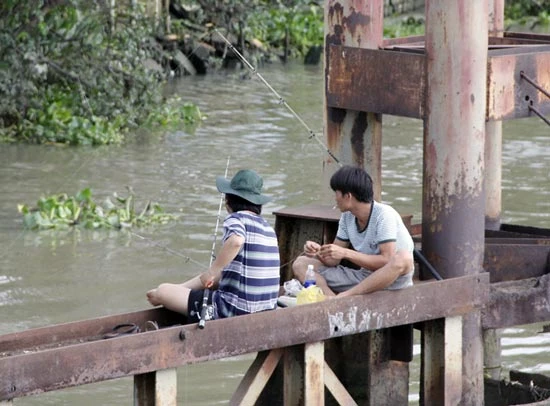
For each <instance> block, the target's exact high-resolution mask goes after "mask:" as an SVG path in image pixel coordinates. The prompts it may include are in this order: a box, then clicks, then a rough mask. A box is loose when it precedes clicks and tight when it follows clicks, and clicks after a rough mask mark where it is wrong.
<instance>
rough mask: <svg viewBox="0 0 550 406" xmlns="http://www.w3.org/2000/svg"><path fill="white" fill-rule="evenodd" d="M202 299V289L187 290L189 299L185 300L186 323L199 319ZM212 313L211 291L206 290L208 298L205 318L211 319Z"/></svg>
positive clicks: (195, 321) (196, 321)
mask: <svg viewBox="0 0 550 406" xmlns="http://www.w3.org/2000/svg"><path fill="white" fill-rule="evenodd" d="M203 300H204V289H200V290H195V289H192V290H191V292H189V301H188V302H187V309H188V312H189V315H188V323H198V322H199V320H200V314H201V309H202V302H203ZM213 313H214V309H213V307H212V291H211V290H208V300H207V308H206V314H205V316H206V317H205V318H206V320H211V319H212V316H213Z"/></svg>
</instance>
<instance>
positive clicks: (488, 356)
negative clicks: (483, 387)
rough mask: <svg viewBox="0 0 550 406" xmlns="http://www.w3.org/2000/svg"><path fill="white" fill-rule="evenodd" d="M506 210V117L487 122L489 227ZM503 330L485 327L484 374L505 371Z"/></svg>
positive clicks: (494, 26)
mask: <svg viewBox="0 0 550 406" xmlns="http://www.w3.org/2000/svg"><path fill="white" fill-rule="evenodd" d="M488 3H489V7H488V9H489V35H490V36H492V37H502V36H503V35H504V0H488ZM501 213H502V121H488V122H487V123H486V125H485V228H486V229H488V230H500V219H501ZM501 364H502V357H501V342H500V330H498V329H488V330H484V331H483V366H484V375H486V376H489V377H490V378H492V379H496V380H500V374H501V371H502V367H501Z"/></svg>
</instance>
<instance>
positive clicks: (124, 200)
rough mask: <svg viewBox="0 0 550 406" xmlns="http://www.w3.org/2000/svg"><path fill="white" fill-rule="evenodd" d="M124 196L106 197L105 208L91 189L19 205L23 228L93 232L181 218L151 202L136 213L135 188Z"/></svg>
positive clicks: (129, 189)
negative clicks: (76, 229) (78, 229)
mask: <svg viewBox="0 0 550 406" xmlns="http://www.w3.org/2000/svg"><path fill="white" fill-rule="evenodd" d="M128 192H129V193H128V195H127V196H125V197H123V196H119V195H117V194H116V193H115V194H114V201H113V200H111V199H110V198H106V199H105V201H104V202H103V204H102V205H99V204H98V203H96V202H95V201H94V200H93V199H92V192H91V190H90V189H89V188H86V189H82V190H81V191H80V192H78V193H77V194H76V196H69V195H67V194H66V193H62V194H56V195H51V196H46V197H41V198H40V199H39V200H38V202H37V204H36V207H33V208H30V207H29V206H27V205H25V204H20V205H18V206H17V209H18V211H19V213H21V214H22V215H23V225H24V226H25V228H28V229H31V230H44V229H64V228H68V227H72V226H80V227H84V228H89V229H98V228H107V229H121V228H131V227H145V226H150V225H154V224H166V223H168V222H169V221H172V220H174V219H176V218H177V216H176V215H173V214H169V213H165V212H164V210H163V209H162V208H161V207H160V205H158V204H157V203H154V202H151V201H148V202H147V203H146V204H145V205H144V207H143V208H142V209H141V210H139V211H138V210H136V207H135V196H134V193H133V191H132V190H131V188H128Z"/></svg>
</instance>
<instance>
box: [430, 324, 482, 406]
mask: <svg viewBox="0 0 550 406" xmlns="http://www.w3.org/2000/svg"><path fill="white" fill-rule="evenodd" d="M422 346H423V350H422V378H421V379H422V382H421V384H422V387H423V392H422V393H421V394H420V404H421V405H442V406H443V405H445V406H454V405H458V404H460V399H461V397H462V356H463V354H462V317H460V316H456V317H450V318H447V319H439V320H434V321H430V322H425V323H424V325H423V334H422ZM480 404H482V403H480Z"/></svg>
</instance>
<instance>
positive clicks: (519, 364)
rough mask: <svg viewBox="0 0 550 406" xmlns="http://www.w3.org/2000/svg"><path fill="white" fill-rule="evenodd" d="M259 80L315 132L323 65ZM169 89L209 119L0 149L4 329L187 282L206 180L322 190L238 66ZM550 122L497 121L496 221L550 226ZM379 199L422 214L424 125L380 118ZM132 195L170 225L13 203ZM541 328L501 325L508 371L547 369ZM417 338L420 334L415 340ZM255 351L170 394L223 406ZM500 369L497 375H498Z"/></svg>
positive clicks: (103, 391) (548, 348) (206, 211)
mask: <svg viewBox="0 0 550 406" xmlns="http://www.w3.org/2000/svg"><path fill="white" fill-rule="evenodd" d="M260 72H261V73H262V75H263V76H264V78H265V79H266V80H267V81H268V82H269V83H270V84H271V85H272V86H273V88H274V89H276V90H277V92H279V93H280V94H281V96H282V97H284V98H285V100H286V101H287V102H288V103H289V105H290V106H292V107H293V109H294V110H295V111H297V112H298V114H299V115H300V116H301V117H302V118H303V119H304V121H305V122H306V123H308V125H309V126H310V127H311V128H312V129H313V131H314V132H316V134H318V135H320V136H322V123H323V114H322V94H323V71H322V68H321V67H306V66H303V65H301V64H298V63H296V64H289V65H286V66H280V65H278V64H275V65H266V66H263V67H261V68H260ZM168 90H169V92H170V93H174V94H178V95H180V96H181V97H182V99H183V100H185V101H192V102H195V103H196V104H197V105H198V106H199V107H200V108H201V110H202V112H203V114H206V115H207V116H208V117H207V119H206V120H205V121H204V122H203V123H202V124H201V125H200V126H199V127H198V128H196V129H195V130H194V131H192V130H190V129H185V128H180V129H177V130H172V131H169V132H167V133H164V134H160V135H158V134H157V135H151V134H139V136H137V137H135V139H136V140H135V141H132V142H130V143H129V144H128V145H125V146H121V147H101V148H86V147H82V148H71V147H60V146H32V145H1V146H0V196H1V199H0V314H1V317H0V334H6V333H10V332H15V331H21V330H25V329H29V328H34V327H40V326H46V325H51V324H58V323H65V322H70V321H76V320H83V319H88V318H94V317H99V316H104V315H111V314H117V313H125V312H129V311H135V310H142V309H146V308H148V303H147V302H146V300H145V292H146V291H147V290H148V289H149V288H151V287H154V286H156V285H157V284H158V283H160V282H163V281H173V282H177V281H182V280H185V279H187V278H189V277H191V276H193V275H194V274H196V273H197V272H198V271H199V270H200V269H199V267H198V266H197V265H196V264H194V262H192V261H185V260H184V259H183V258H182V257H180V256H177V255H173V254H171V253H169V252H167V251H166V250H164V249H161V248H159V245H162V246H166V247H169V248H170V249H172V250H176V251H178V252H180V253H181V254H183V255H185V256H189V257H191V258H193V260H194V261H198V262H199V263H202V264H207V263H208V261H209V255H210V250H211V247H212V239H213V235H214V230H215V224H216V218H217V211H218V205H219V199H220V195H219V194H218V192H217V190H216V187H215V177H216V176H218V175H223V174H224V172H225V168H226V165H227V160H228V158H229V160H230V161H229V176H232V174H234V173H235V172H236V171H237V170H238V169H240V168H245V167H246V168H253V169H255V170H256V171H258V172H259V173H260V174H261V175H262V176H263V177H264V187H265V192H266V193H267V194H269V195H271V196H272V197H273V201H272V202H270V203H268V204H267V205H265V206H264V214H265V216H266V217H267V218H268V220H269V221H271V222H272V223H273V222H274V216H273V214H272V212H273V211H276V210H279V209H282V208H285V207H292V206H301V205H305V204H310V203H315V202H318V201H319V200H320V196H321V168H322V167H321V161H322V158H323V154H324V152H323V150H322V149H321V148H320V147H319V145H318V144H317V143H316V142H315V141H313V140H311V139H309V138H308V133H307V131H306V130H305V129H304V127H302V126H301V124H300V123H299V122H298V120H296V119H295V118H294V117H292V115H291V114H290V113H289V112H288V111H287V110H286V109H285V108H284V106H282V105H280V104H278V102H277V100H276V98H275V97H274V95H273V94H272V93H270V92H269V90H268V89H267V88H266V87H265V86H264V85H263V84H262V83H261V82H260V81H259V80H258V79H257V78H255V77H252V78H250V77H249V76H248V75H247V74H246V73H244V72H236V73H226V74H220V75H209V76H206V77H196V78H182V79H178V80H176V81H174V82H173V83H170V84H169V88H168ZM549 135H550V128H549V127H548V126H547V125H546V124H544V123H543V122H542V120H540V119H538V118H536V117H535V118H532V119H522V120H515V121H511V122H506V123H504V143H503V215H502V220H503V222H505V223H510V224H521V225H531V226H538V227H545V228H550V188H549V183H548V179H549V177H550V142H549V140H550V138H549ZM383 144H384V147H383V196H382V198H383V201H384V202H386V203H390V204H392V205H393V206H394V207H395V208H396V209H397V210H398V211H399V212H400V213H402V214H413V215H414V218H413V220H414V221H415V222H420V215H421V187H422V122H421V121H420V120H413V119H403V118H398V117H392V116H385V117H384V141H383ZM127 186H131V187H132V188H133V190H134V192H135V195H136V200H137V206H138V207H140V204H141V205H142V206H143V205H144V204H145V202H146V201H147V200H149V199H150V200H153V201H156V202H158V203H159V204H160V205H161V206H162V207H163V208H164V209H165V210H166V211H168V212H170V213H178V214H179V215H180V217H179V219H178V221H175V222H173V223H170V224H169V225H163V226H156V227H150V228H147V229H139V230H135V231H136V232H137V233H139V234H140V235H141V236H144V237H146V238H149V239H151V240H152V241H154V243H153V242H151V241H148V240H143V239H140V238H136V237H135V236H132V235H131V234H129V233H126V232H121V231H86V230H71V231H41V232H36V231H26V230H24V229H23V226H22V221H21V217H20V215H19V214H18V212H17V205H18V204H21V203H25V204H29V205H33V204H35V203H36V201H37V200H38V198H39V197H40V196H42V195H50V194H54V193H68V194H72V195H74V194H76V193H77V192H78V191H79V190H81V189H82V188H85V187H90V188H91V189H92V193H93V198H94V199H95V200H97V201H102V200H103V199H104V198H106V197H112V195H113V193H115V192H116V193H119V194H125V192H126V187H127ZM541 330H542V326H541V325H530V326H518V327H516V328H513V329H505V330H503V331H502V337H503V338H502V347H503V354H502V355H503V367H504V371H503V374H504V373H506V374H507V371H508V370H509V369H512V368H513V369H521V370H523V371H528V372H539V373H550V334H539V332H540V331H541ZM417 342H418V340H417ZM418 352H419V346H418V345H415V359H414V360H413V362H412V363H411V394H410V400H411V404H415V403H417V400H418V395H417V392H418V371H419V361H418ZM252 359H253V356H252V355H247V356H242V357H236V358H231V359H228V360H223V361H215V362H209V363H203V364H197V365H191V366H186V367H182V368H179V369H178V385H179V390H178V403H180V404H186V405H191V406H199V405H213V404H225V403H227V400H228V398H229V397H230V396H231V393H232V392H233V391H234V389H235V388H236V386H237V385H238V383H239V381H240V379H241V378H242V376H243V374H244V372H245V371H246V368H247V367H248V366H249V365H250V363H251V361H252ZM503 377H504V375H503ZM132 382H133V381H132V379H131V378H124V379H119V380H114V381H109V382H104V383H99V384H91V385H86V386H81V387H78V388H72V389H68V390H63V391H57V392H51V393H47V394H43V395H39V396H30V397H25V398H21V399H17V401H16V404H17V405H77V404H78V405H98V404H101V405H131V404H132V403H133V397H132V396H133V395H132V390H133V387H132Z"/></svg>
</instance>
